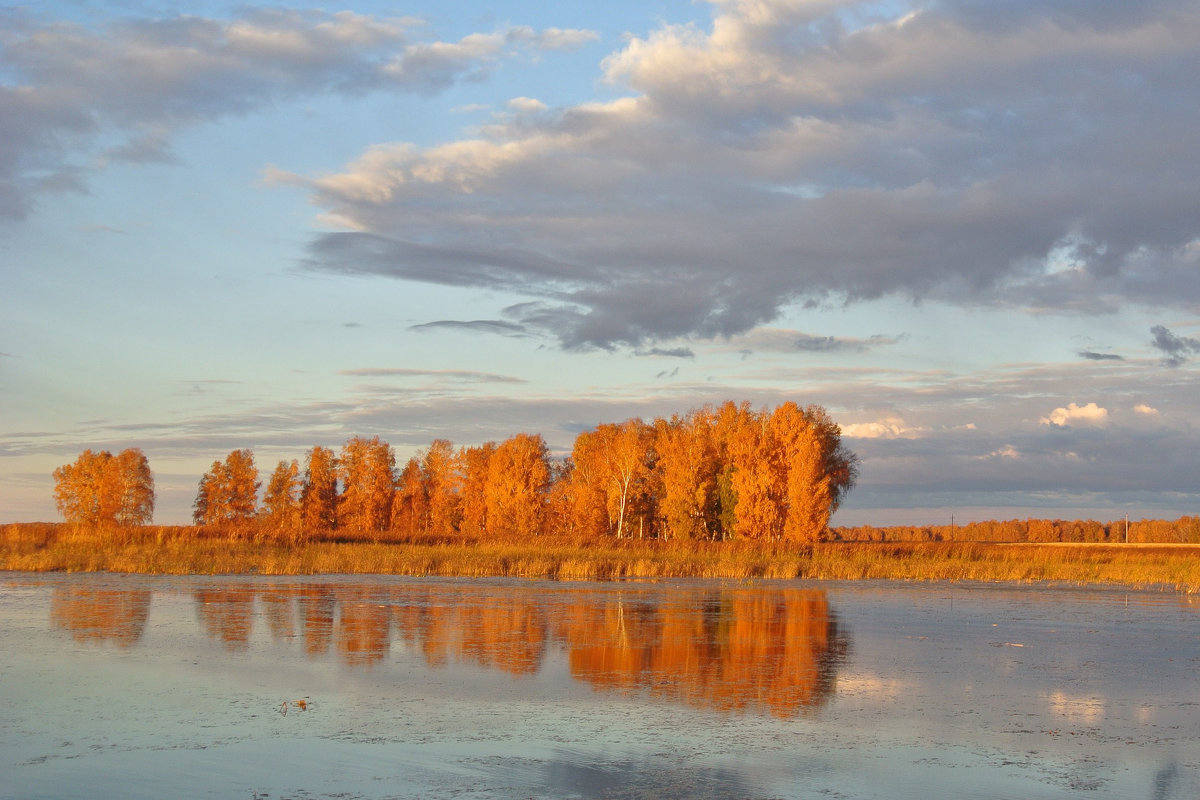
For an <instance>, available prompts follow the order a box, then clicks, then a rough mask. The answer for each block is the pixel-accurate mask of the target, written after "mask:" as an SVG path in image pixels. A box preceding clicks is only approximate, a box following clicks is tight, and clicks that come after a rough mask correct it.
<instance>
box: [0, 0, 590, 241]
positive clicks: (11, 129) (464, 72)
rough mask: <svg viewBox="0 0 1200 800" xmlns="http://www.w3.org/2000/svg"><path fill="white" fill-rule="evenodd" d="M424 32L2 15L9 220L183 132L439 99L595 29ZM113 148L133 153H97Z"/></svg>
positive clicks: (401, 23)
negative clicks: (397, 97) (330, 108)
mask: <svg viewBox="0 0 1200 800" xmlns="http://www.w3.org/2000/svg"><path fill="white" fill-rule="evenodd" d="M421 26H422V23H421V22H420V21H419V20H415V19H409V18H380V17H373V16H368V15H361V14H356V13H354V12H351V11H341V12H336V13H325V12H318V11H300V10H287V9H265V8H262V9H249V10H247V11H245V12H243V14H242V15H241V16H238V17H235V18H234V19H231V20H217V19H207V18H204V17H199V16H178V17H168V18H162V19H153V20H148V19H134V20H126V21H120V22H113V23H110V24H109V25H107V26H105V27H103V28H89V27H85V26H83V25H79V24H75V23H69V22H62V21H52V22H46V21H43V20H42V19H41V18H39V17H38V16H36V15H34V14H32V13H28V12H24V11H19V10H16V11H14V10H9V11H0V218H9V219H19V218H21V217H23V216H25V215H26V214H28V213H29V211H30V210H31V209H32V207H33V205H34V202H35V200H36V198H37V197H38V196H40V195H44V194H47V193H50V192H55V191H85V190H86V182H87V176H88V173H89V171H90V170H92V169H94V168H96V165H101V166H102V165H104V164H106V163H112V162H124V163H135V164H138V163H150V162H159V163H162V162H168V163H169V162H172V161H173V160H174V158H175V157H174V155H173V154H172V152H171V146H170V144H171V139H172V136H173V134H174V133H175V131H177V130H178V129H179V128H180V127H181V126H184V125H188V124H193V123H196V122H200V121H206V120H212V119H216V118H220V117H224V116H229V115H238V114H247V113H251V112H253V111H254V110H255V109H256V108H259V107H261V106H264V105H270V104H272V103H276V102H282V101H288V100H295V99H298V98H304V97H311V96H314V95H320V94H329V93H332V94H340V95H349V96H353V95H361V94H364V93H366V92H371V91H393V92H405V93H415V94H422V95H430V94H434V93H437V92H440V91H443V90H445V89H446V88H448V87H450V86H452V85H453V84H455V83H456V82H458V81H460V80H465V79H477V78H480V77H482V76H484V75H486V74H487V72H488V71H489V70H490V69H491V68H492V67H493V66H494V65H495V64H496V63H497V62H498V61H499V60H500V59H502V58H504V57H507V56H508V55H509V54H510V53H511V52H513V51H514V50H521V49H525V50H548V49H569V48H571V47H576V46H578V45H580V44H582V43H584V42H586V41H588V39H589V36H590V34H589V32H587V31H572V30H561V29H550V30H546V31H540V32H539V31H534V30H532V29H530V28H527V27H521V28H510V29H507V30H505V29H502V30H499V31H496V32H493V33H481V34H472V35H469V36H466V37H464V38H462V39H460V40H458V41H456V42H441V41H436V40H430V39H427V38H422V36H421V33H422V32H421ZM112 138H118V139H124V141H123V142H121V143H119V144H116V145H110V146H107V147H104V148H103V149H100V150H95V149H94V148H95V147H97V143H98V142H99V141H101V140H102V139H104V140H111V139H112Z"/></svg>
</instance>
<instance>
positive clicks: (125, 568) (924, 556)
mask: <svg viewBox="0 0 1200 800" xmlns="http://www.w3.org/2000/svg"><path fill="white" fill-rule="evenodd" d="M1198 548H1200V545H1195V544H1183V543H1181V544H1172V543H1130V544H1125V543H1115V542H1107V543H1059V542H1054V543H1042V542H1037V543H1033V542H1030V543H1025V542H1019V543H999V542H859V541H851V542H845V541H842V542H823V543H817V544H789V543H782V542H747V541H732V542H708V541H663V540H637V539H623V540H612V541H601V542H573V541H569V540H562V539H551V538H547V537H536V538H526V539H524V540H520V541H516V540H509V541H490V540H478V541H477V540H458V541H454V540H440V541H439V540H431V541H418V542H404V541H370V540H350V541H345V540H343V541H299V542H291V543H285V542H279V541H270V540H266V541H255V540H253V539H250V538H244V537H240V536H228V535H227V536H198V535H196V534H195V532H194V529H186V528H165V527H164V528H155V527H146V528H132V529H118V530H112V531H103V532H101V531H91V530H81V529H78V528H75V527H72V526H67V525H59V524H12V525H5V526H0V570H4V571H17V572H111V573H139V574H159V575H262V576H286V575H372V574H387V575H406V576H413V577H419V576H444V577H468V578H469V577H515V578H531V579H551V580H598V581H604V580H619V579H639V578H642V579H645V578H717V579H735V580H744V579H783V580H789V579H809V580H864V579H865V580H873V579H879V580H900V581H988V582H993V581H1005V582H1014V583H1035V582H1036V583H1062V584H1072V585H1099V584H1107V585H1113V586H1123V587H1128V588H1137V589H1159V590H1164V591H1176V592H1184V593H1195V592H1200V558H1197V555H1200V549H1198Z"/></svg>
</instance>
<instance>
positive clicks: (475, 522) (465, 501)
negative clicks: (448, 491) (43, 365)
mask: <svg viewBox="0 0 1200 800" xmlns="http://www.w3.org/2000/svg"><path fill="white" fill-rule="evenodd" d="M495 452H496V443H495V442H484V443H483V444H482V445H479V446H478V447H464V448H462V449H461V450H460V451H459V453H458V463H459V469H460V470H461V471H462V489H461V494H460V500H459V525H458V528H459V531H460V532H461V533H463V534H465V535H467V536H482V535H483V534H484V533H486V532H487V485H488V473H489V470H490V466H491V460H492V455H493V454H494V453H495Z"/></svg>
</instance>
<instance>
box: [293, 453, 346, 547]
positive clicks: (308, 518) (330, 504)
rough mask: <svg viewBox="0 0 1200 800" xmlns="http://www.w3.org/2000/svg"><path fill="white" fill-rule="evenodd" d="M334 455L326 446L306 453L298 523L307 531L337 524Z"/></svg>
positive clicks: (333, 526) (330, 527) (335, 465)
mask: <svg viewBox="0 0 1200 800" xmlns="http://www.w3.org/2000/svg"><path fill="white" fill-rule="evenodd" d="M337 497H338V491H337V458H336V457H334V455H333V450H331V449H329V448H328V447H314V448H313V449H312V450H310V451H309V452H308V458H307V461H306V464H305V467H304V482H303V484H302V486H301V488H300V524H301V526H302V527H303V528H304V529H305V530H307V531H314V530H320V531H327V530H332V529H333V528H335V527H337Z"/></svg>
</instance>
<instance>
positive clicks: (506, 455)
mask: <svg viewBox="0 0 1200 800" xmlns="http://www.w3.org/2000/svg"><path fill="white" fill-rule="evenodd" d="M103 455H107V453H105V454H103ZM95 459H96V454H93V453H91V451H85V453H84V455H82V456H80V462H77V463H78V464H82V463H83V462H87V463H90V462H91V461H94V460H95ZM857 464H858V459H857V457H856V456H855V455H854V454H853V453H852V452H850V451H849V450H847V449H846V448H845V446H844V445H843V443H842V440H841V429H840V428H839V427H838V425H837V424H836V423H835V422H834V421H833V420H832V419H831V418H830V416H829V414H828V413H827V412H826V411H825V409H823V408H821V407H820V406H813V405H810V406H807V407H805V408H801V407H800V406H798V405H796V404H795V403H784V404H783V405H781V406H779V407H777V408H775V409H762V410H755V409H752V408H751V407H750V406H749V404H748V403H743V404H741V405H736V404H734V403H732V402H728V403H725V404H723V405H721V406H719V407H717V408H713V407H704V408H701V409H694V410H692V411H690V412H688V413H687V414H685V415H683V416H679V415H675V416H672V417H671V418H670V419H663V418H659V419H655V420H653V421H652V422H644V421H643V420H641V419H637V418H633V419H628V420H626V421H624V422H621V423H609V424H602V425H598V426H597V427H595V428H593V429H591V430H587V431H584V432H582V433H580V434H579V435H578V436H577V437H576V439H575V442H574V445H573V447H572V450H571V453H570V454H569V455H568V456H566V457H565V458H561V459H554V458H551V457H550V455H549V451H548V448H547V446H546V444H545V442H544V441H543V439H542V437H541V436H540V435H531V434H527V433H521V434H517V435H515V436H512V437H510V438H509V439H506V440H505V441H503V442H499V443H497V442H488V443H485V444H483V445H479V446H476V447H462V448H458V449H455V447H454V446H453V445H452V443H451V442H449V441H447V440H445V439H438V440H436V441H434V442H433V443H432V444H431V445H430V446H429V447H428V448H427V449H425V450H423V451H421V452H419V453H418V454H417V455H416V456H414V457H413V458H411V459H410V460H409V461H408V462H407V463H406V464H405V465H404V466H403V467H401V468H399V469H397V466H396V459H395V454H394V452H393V450H392V448H391V446H390V445H389V444H388V443H387V442H385V441H383V440H381V439H380V438H379V437H378V436H376V437H373V438H370V439H367V438H364V437H354V438H352V439H350V440H349V441H347V442H346V443H345V445H343V446H342V448H341V450H340V452H336V453H335V452H334V450H333V449H331V448H328V447H319V446H318V447H313V448H312V449H311V450H309V451H308V453H307V454H306V455H305V458H304V461H303V465H301V462H300V461H298V460H292V461H280V462H279V463H278V465H277V466H276V467H275V469H274V470H273V471H272V473H271V474H270V477H269V479H268V481H267V484H266V489H265V491H263V492H262V493H261V502H260V499H259V497H260V489H261V488H262V481H260V480H259V471H258V468H257V466H256V465H255V462H254V453H253V452H252V451H251V450H249V449H239V450H234V451H232V452H230V453H229V454H228V455H227V456H226V457H225V459H224V460H218V461H214V462H213V464H212V466H211V468H210V469H209V470H208V471H207V472H206V473H205V474H204V476H203V477H202V478H201V480H200V484H199V487H198V490H197V495H196V500H195V503H194V521H195V522H196V524H197V525H201V526H206V527H221V528H227V529H231V530H242V531H248V532H253V533H255V534H256V535H269V536H271V537H272V538H279V539H287V538H289V537H290V538H295V539H300V538H320V537H325V536H328V535H329V534H330V533H331V532H342V531H344V532H349V533H351V534H362V533H373V534H378V535H380V536H379V537H378V538H383V536H384V535H387V536H389V537H392V538H396V537H417V536H426V537H428V536H434V537H445V536H454V535H461V536H466V537H499V536H506V537H511V536H534V535H544V534H552V535H566V536H570V537H573V538H576V539H589V538H594V539H600V538H604V537H609V538H617V539H621V538H634V537H636V538H643V539H695V540H702V539H709V540H726V539H757V540H766V541H794V542H817V541H823V540H825V539H827V538H828V537H829V528H828V523H829V519H830V516H831V515H832V514H833V512H834V511H836V510H837V508H838V506H839V505H840V503H841V501H842V499H843V497H844V496H845V494H846V492H847V491H849V489H850V488H851V486H853V484H854V481H855V478H856V476H857ZM60 473H61V475H63V476H71V478H72V480H70V481H66V480H59V482H58V485H57V487H56V498H57V499H58V501H59V509H60V510H61V511H62V512H63V514H64V516H65V517H66V518H67V519H68V521H79V522H87V523H93V524H94V523H97V522H110V523H111V522H113V521H117V522H119V521H120V520H119V519H118V517H119V514H118V512H115V511H114V512H111V513H110V507H112V508H119V504H118V505H117V506H112V504H108V505H104V504H97V503H96V502H93V495H94V494H96V493H95V492H94V491H93V487H91V486H90V485H89V484H88V481H87V479H86V478H87V476H88V475H90V474H91V472H90V471H88V470H84V469H82V468H77V467H76V465H67V466H65V467H62V468H60V470H59V471H58V472H56V473H55V476H56V479H58V478H59V476H60ZM152 505H153V504H152V502H151V504H150V507H152Z"/></svg>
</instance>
